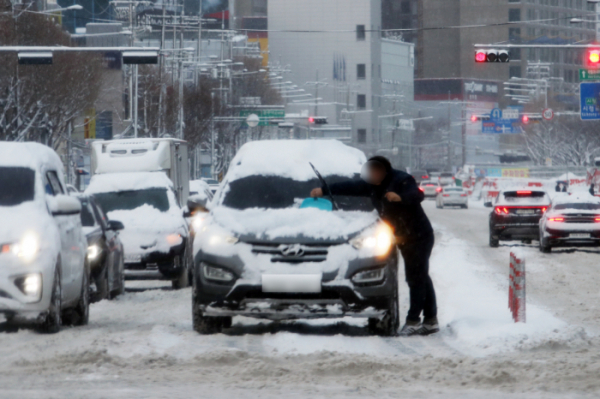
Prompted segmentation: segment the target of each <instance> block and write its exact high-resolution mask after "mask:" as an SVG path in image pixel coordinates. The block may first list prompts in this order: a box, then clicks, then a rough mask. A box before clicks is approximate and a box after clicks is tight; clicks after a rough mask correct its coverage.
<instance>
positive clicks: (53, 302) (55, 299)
mask: <svg viewBox="0 0 600 399" xmlns="http://www.w3.org/2000/svg"><path fill="white" fill-rule="evenodd" d="M59 264H60V262H59ZM59 264H58V265H56V270H55V271H54V281H53V282H52V296H51V297H50V306H49V307H48V314H46V317H45V319H44V321H43V322H42V323H40V324H39V325H38V326H37V330H38V331H39V332H41V333H45V334H55V333H57V332H59V331H60V325H61V322H62V318H61V314H62V312H61V308H62V285H61V282H60V267H59Z"/></svg>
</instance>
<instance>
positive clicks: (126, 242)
mask: <svg viewBox="0 0 600 399" xmlns="http://www.w3.org/2000/svg"><path fill="white" fill-rule="evenodd" d="M180 212H181V211H180V210H179V209H178V208H171V209H170V210H169V211H167V212H161V211H159V210H158V209H156V208H154V207H153V206H150V205H147V204H146V205H143V206H140V207H138V208H135V209H133V210H116V211H112V212H108V214H107V217H108V219H109V220H118V221H119V222H121V223H123V225H124V226H125V229H123V230H122V231H121V232H120V234H119V238H120V239H121V241H122V242H123V247H124V248H125V251H127V252H128V253H135V252H140V251H141V247H142V246H144V247H148V248H146V249H148V252H153V251H159V252H168V251H169V249H170V245H169V244H168V243H167V240H166V237H167V236H168V235H169V234H181V235H182V236H187V231H186V227H185V220H184V219H183V216H182V215H181V214H180ZM141 252H144V251H141Z"/></svg>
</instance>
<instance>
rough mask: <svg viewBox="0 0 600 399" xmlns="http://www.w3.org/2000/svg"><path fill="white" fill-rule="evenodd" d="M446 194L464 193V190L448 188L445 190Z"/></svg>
mask: <svg viewBox="0 0 600 399" xmlns="http://www.w3.org/2000/svg"><path fill="white" fill-rule="evenodd" d="M445 191H446V192H452V193H462V192H463V189H462V188H447V189H445Z"/></svg>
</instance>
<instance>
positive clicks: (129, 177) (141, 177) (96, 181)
mask: <svg viewBox="0 0 600 399" xmlns="http://www.w3.org/2000/svg"><path fill="white" fill-rule="evenodd" d="M171 187H173V182H172V181H171V179H169V177H168V176H167V175H166V174H165V173H163V172H131V173H119V174H118V175H114V174H101V175H94V176H93V177H92V180H91V181H90V185H89V186H88V188H86V190H85V194H86V195H93V194H99V193H111V192H117V191H135V190H145V189H148V188H171Z"/></svg>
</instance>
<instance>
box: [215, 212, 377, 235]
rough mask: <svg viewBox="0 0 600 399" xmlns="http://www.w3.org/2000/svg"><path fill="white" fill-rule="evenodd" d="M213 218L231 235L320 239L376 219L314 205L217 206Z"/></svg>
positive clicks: (350, 231)
mask: <svg viewBox="0 0 600 399" xmlns="http://www.w3.org/2000/svg"><path fill="white" fill-rule="evenodd" d="M211 214H212V217H213V220H214V221H215V222H216V223H217V224H219V225H221V226H222V227H224V228H226V229H227V230H228V231H230V232H232V233H233V234H236V235H240V236H246V235H250V236H253V237H256V238H258V239H274V238H283V237H307V238H314V239H322V240H333V239H339V238H347V237H348V236H351V235H353V234H356V233H358V232H360V231H362V230H364V229H365V228H367V227H368V226H370V225H372V224H373V223H375V222H376V221H377V219H378V217H377V214H376V213H375V212H358V211H335V212H326V211H322V210H319V209H315V208H304V209H298V208H286V209H257V208H254V209H246V210H243V211H240V210H235V209H231V208H227V207H217V208H215V209H214V210H213V211H212V213H211Z"/></svg>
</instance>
